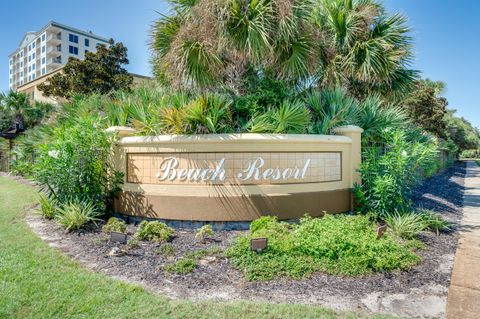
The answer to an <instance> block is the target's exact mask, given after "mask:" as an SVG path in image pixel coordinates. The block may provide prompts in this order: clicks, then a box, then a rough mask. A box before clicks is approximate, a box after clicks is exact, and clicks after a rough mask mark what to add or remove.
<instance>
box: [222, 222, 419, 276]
mask: <svg viewBox="0 0 480 319" xmlns="http://www.w3.org/2000/svg"><path fill="white" fill-rule="evenodd" d="M251 229H252V230H251V232H250V234H249V235H246V236H241V237H239V238H237V240H236V241H235V243H234V245H233V246H232V247H230V248H229V249H228V250H227V251H226V256H227V257H229V258H230V260H231V261H232V263H233V265H234V266H235V267H236V268H238V269H241V270H243V271H244V272H245V275H246V277H247V279H249V280H268V279H271V278H273V277H275V276H288V277H294V278H301V277H304V276H308V275H309V274H311V273H313V272H315V271H319V270H321V271H325V272H327V273H330V274H341V275H347V276H357V275H366V274H369V273H373V272H382V271H391V270H394V269H403V268H408V267H410V266H412V265H415V264H416V263H418V262H419V261H420V258H419V257H418V256H417V255H415V254H414V253H413V252H412V251H411V249H410V248H409V247H407V243H404V242H399V241H398V240H396V239H395V238H394V237H392V236H389V235H388V234H386V235H385V236H383V237H382V238H380V239H377V238H376V237H377V235H376V231H375V226H374V225H373V223H372V222H371V221H370V219H369V217H367V216H360V215H359V216H332V215H327V216H326V217H323V218H315V219H314V218H310V217H305V218H303V219H301V221H300V224H298V225H289V224H287V223H284V222H278V221H277V220H276V219H275V218H274V217H262V218H260V219H259V220H256V221H254V222H252V224H251ZM255 237H267V238H268V247H267V249H266V250H265V251H264V252H262V253H257V252H252V251H250V247H249V244H250V239H252V238H255Z"/></svg>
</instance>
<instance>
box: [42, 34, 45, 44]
mask: <svg viewBox="0 0 480 319" xmlns="http://www.w3.org/2000/svg"><path fill="white" fill-rule="evenodd" d="M44 41H45V33H44V34H42V42H44Z"/></svg>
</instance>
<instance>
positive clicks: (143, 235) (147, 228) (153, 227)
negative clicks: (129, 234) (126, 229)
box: [135, 220, 174, 243]
mask: <svg viewBox="0 0 480 319" xmlns="http://www.w3.org/2000/svg"><path fill="white" fill-rule="evenodd" d="M173 233H174V230H173V228H170V227H168V226H167V225H166V224H164V223H161V222H159V221H152V222H148V221H146V220H144V221H142V222H141V223H140V224H139V225H138V229H137V232H136V233H135V237H136V238H138V239H139V240H148V241H154V242H159V243H161V242H165V241H168V240H169V239H170V238H171V237H172V235H173Z"/></svg>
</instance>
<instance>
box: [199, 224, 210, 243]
mask: <svg viewBox="0 0 480 319" xmlns="http://www.w3.org/2000/svg"><path fill="white" fill-rule="evenodd" d="M212 236H213V228H212V225H210V224H207V225H203V226H202V227H200V228H199V229H198V230H197V232H196V233H195V238H196V239H197V240H199V241H201V242H202V243H204V242H205V240H206V239H207V238H208V237H212Z"/></svg>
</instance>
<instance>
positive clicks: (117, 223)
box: [102, 217, 127, 233]
mask: <svg viewBox="0 0 480 319" xmlns="http://www.w3.org/2000/svg"><path fill="white" fill-rule="evenodd" d="M102 230H103V231H104V232H105V233H111V232H112V231H114V232H117V233H125V231H126V230H127V225H126V224H125V222H124V221H123V220H120V219H118V218H115V217H110V218H109V219H108V221H107V223H106V224H105V225H103V227H102Z"/></svg>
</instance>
